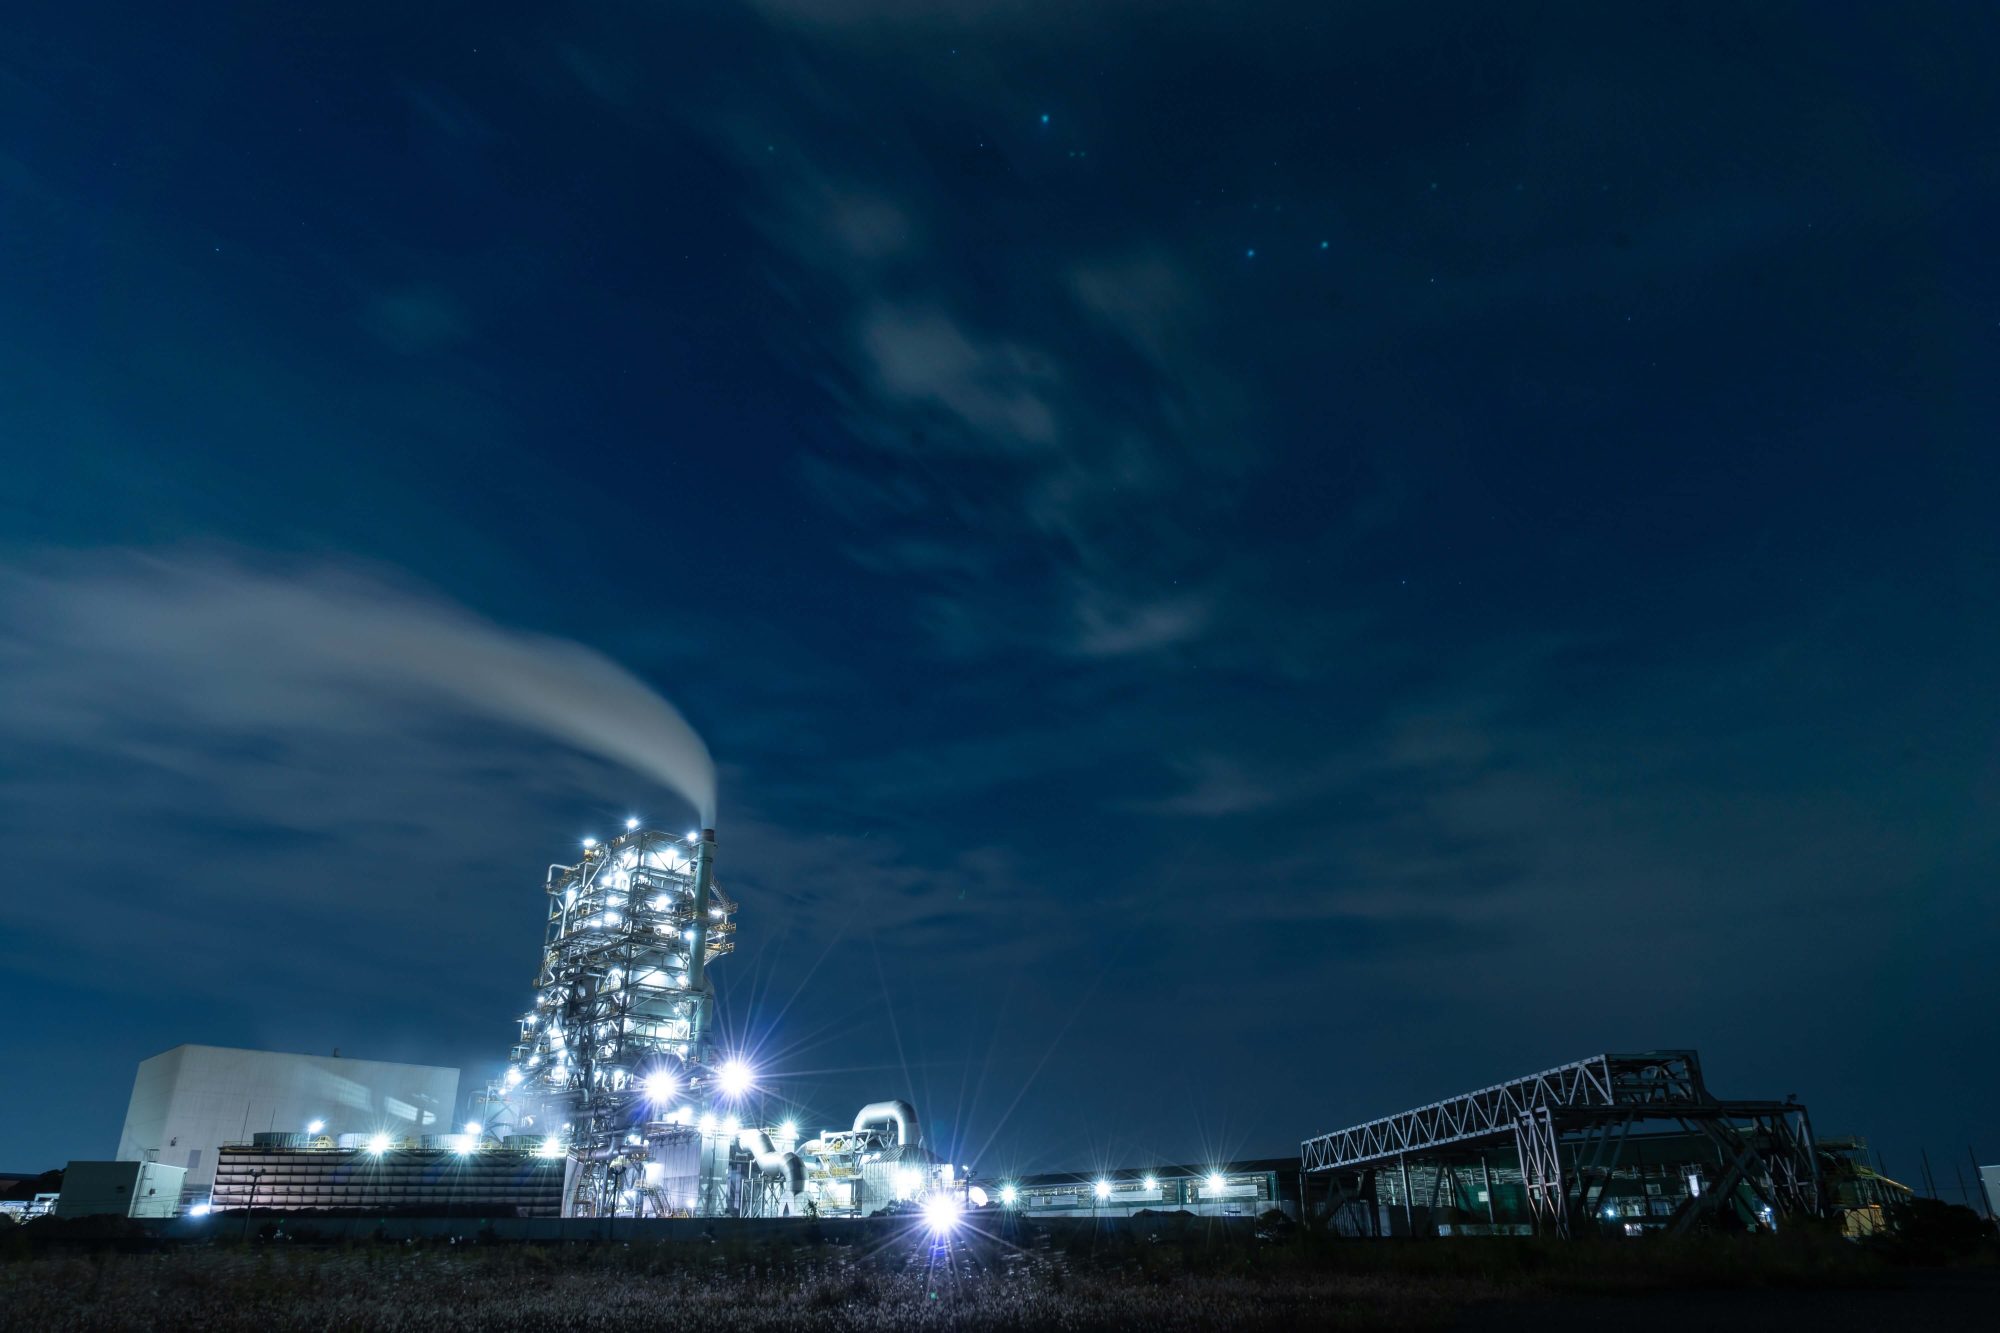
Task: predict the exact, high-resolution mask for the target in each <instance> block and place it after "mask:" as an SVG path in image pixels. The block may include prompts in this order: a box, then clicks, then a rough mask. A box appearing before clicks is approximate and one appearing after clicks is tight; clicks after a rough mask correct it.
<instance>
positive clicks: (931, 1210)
mask: <svg viewBox="0 0 2000 1333" xmlns="http://www.w3.org/2000/svg"><path fill="white" fill-rule="evenodd" d="M924 1223H925V1225H927V1226H929V1227H930V1229H931V1233H932V1234H933V1235H938V1236H942V1235H944V1234H945V1233H946V1232H948V1231H950V1230H951V1229H952V1228H954V1227H956V1226H957V1225H958V1200H957V1199H954V1198H952V1197H951V1196H950V1195H949V1194H933V1195H931V1197H930V1198H928V1199H925V1200H924Z"/></svg>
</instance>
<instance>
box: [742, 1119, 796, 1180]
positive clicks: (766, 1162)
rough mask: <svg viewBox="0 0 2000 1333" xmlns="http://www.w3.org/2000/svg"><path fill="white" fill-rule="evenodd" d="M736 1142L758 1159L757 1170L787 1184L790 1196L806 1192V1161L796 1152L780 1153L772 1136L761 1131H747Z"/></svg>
mask: <svg viewBox="0 0 2000 1333" xmlns="http://www.w3.org/2000/svg"><path fill="white" fill-rule="evenodd" d="M736 1142H737V1145H738V1146H739V1147H741V1148H742V1149H743V1151H744V1152H747V1153H749V1154H750V1155H751V1156H752V1157H755V1158H756V1159H757V1169H758V1170H759V1171H762V1172H763V1173H764V1174H765V1175H767V1176H778V1177H780V1178H781V1179H783V1180H784V1182H785V1190H786V1192H787V1193H789V1194H803V1193H805V1190H806V1164H805V1160H804V1159H803V1158H801V1157H800V1156H799V1155H798V1154H797V1153H795V1152H779V1151H778V1147H777V1145H776V1144H774V1143H772V1142H771V1136H770V1135H769V1134H766V1133H765V1132H764V1131H763V1130H761V1129H746V1130H744V1131H742V1132H741V1133H739V1134H738V1135H737V1136H736Z"/></svg>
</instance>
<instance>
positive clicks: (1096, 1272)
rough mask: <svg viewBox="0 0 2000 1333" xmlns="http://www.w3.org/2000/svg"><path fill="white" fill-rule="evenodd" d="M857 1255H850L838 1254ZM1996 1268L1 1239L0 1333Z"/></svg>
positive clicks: (1838, 1308) (1001, 1248) (1860, 1313)
mask: <svg viewBox="0 0 2000 1333" xmlns="http://www.w3.org/2000/svg"><path fill="white" fill-rule="evenodd" d="M857 1238H859V1239H857ZM1996 1302H2000V1268H1994V1267H1989V1266H1984V1265H1981V1264H1978V1263H1976V1262H1975V1263H1974V1265H1973V1266H1970V1267H1967V1266H1963V1265H1961V1266H1959V1267H1955V1268H1950V1269H1938V1268H1913V1267H1910V1266H1908V1265H1907V1264H1900V1263H1891V1262H1885V1261H1884V1260H1883V1258H1882V1257H1881V1256H1878V1255H1875V1254H1872V1253H1870V1252H1866V1251H1862V1250H1860V1249H1858V1248H1857V1247H1855V1246H1853V1245H1851V1244H1848V1243H1846V1242H1842V1241H1839V1240H1838V1239H1835V1238H1829V1237H1802V1238H1792V1239H1786V1240H1777V1239H1774V1238H1749V1237H1729V1238H1711V1239H1709V1240H1705V1241H1700V1242H1692V1243H1688V1244H1683V1245H1671V1246H1670V1245H1666V1244H1657V1245H1642V1244H1600V1243H1577V1244H1573V1245H1568V1246H1555V1245H1548V1246H1544V1245H1538V1244H1535V1243H1532V1242H1523V1243H1518V1244H1516V1243H1512V1242H1504V1241H1460V1242H1434V1243H1421V1242H1419V1243H1416V1244H1409V1243H1399V1242H1357V1241H1350V1242H1331V1243H1330V1242H1326V1241H1324V1240H1316V1239H1313V1238H1307V1237H1302V1236H1298V1235H1292V1236H1288V1237H1281V1238H1277V1239H1270V1238H1267V1239H1264V1240H1258V1239H1256V1238H1255V1237H1253V1236H1251V1235H1249V1234H1248V1233H1247V1232H1244V1231H1242V1230H1240V1229H1239V1230H1237V1231H1235V1232H1233V1233H1217V1232H1214V1231H1212V1230H1208V1229H1204V1228H1200V1227H1185V1228H1180V1229H1178V1230H1169V1231H1164V1232H1154V1233H1152V1234H1151V1235H1144V1234H1132V1233H1129V1232H1121V1233H1113V1234H1106V1233H1105V1232H1103V1231H1101V1230H1092V1229H1089V1228H1087V1227H1085V1228H1069V1227H1054V1228H1045V1227H1039V1226H1030V1227H1027V1228H1024V1229H1023V1230H1022V1231H1021V1232H1019V1233H1017V1234H1014V1235H1010V1236H1000V1235H980V1234H976V1233H967V1234H961V1235H959V1236H958V1237H956V1238H954V1239H953V1240H951V1241H950V1242H947V1243H939V1242H936V1241H934V1240H932V1239H930V1238H928V1237H926V1236H924V1235H922V1234H920V1233H919V1232H917V1231H914V1230H907V1231H900V1232H886V1231H879V1230H878V1231H876V1232H874V1233H872V1234H869V1233H863V1232H855V1231H848V1232H842V1231H841V1230H840V1229H839V1228H835V1227H827V1228H825V1229H824V1230H823V1231H819V1232H818V1233H817V1234H810V1233H807V1232H804V1231H802V1232H801V1233H800V1234H799V1235H798V1236H796V1237H793V1238H788V1239H786V1240H784V1241H781V1242H772V1241H769V1240H765V1239H760V1240H758V1241H756V1242H754V1243H739V1242H734V1241H732V1240H731V1239H730V1238H729V1237H728V1235H727V1234H726V1233H724V1234H722V1235H719V1236H718V1237H717V1238H715V1239H714V1240H708V1239H704V1240H702V1241H698V1242H676V1243H672V1244H644V1243H636V1244H622V1243H621V1244H615V1245H588V1246H586V1245H570V1246H561V1247H553V1246H542V1247H538V1246H526V1245H490V1244H489V1245H478V1244H473V1243H465V1244H436V1245H428V1246H419V1245H410V1244H363V1245H343V1246H321V1245H314V1244H311V1243H309V1241H308V1240H307V1239H305V1238H301V1237H297V1236H294V1237H293V1238H291V1239H274V1240H266V1241H262V1242H252V1243H250V1244H240V1243H236V1244H219V1245H204V1246H199V1247H181V1248H157V1247H154V1246H152V1245H150V1244H149V1243H145V1242H136V1241H127V1242H125V1243H124V1244H123V1246H122V1247H120V1246H118V1245H111V1246H106V1245H104V1244H102V1243H82V1242H80V1240H79V1238H77V1237H75V1236H69V1237H62V1238H58V1239H56V1240H54V1241H52V1240H51V1239H50V1238H49V1237H41V1238H37V1239H36V1242H35V1243H33V1244H25V1243H20V1241H19V1238H16V1241H15V1243H11V1244H10V1245H9V1246H8V1247H7V1249H6V1251H5V1258H4V1260H0V1325H4V1326H7V1327H20V1328H35V1329H176V1328H201V1329H205V1330H217V1331H227V1330H237V1329H242V1330H256V1333H281V1331H284V1330H294V1329H297V1330H305V1329H312V1330H321V1329H377V1328H380V1329H407V1330H458V1329H464V1330H475V1329H476V1330H480V1331H481V1333H493V1331H494V1330H505V1329H558V1330H563V1329H574V1330H589V1329H605V1330H610V1329H619V1330H627V1331H629V1330H631V1329H634V1328H647V1327H676V1326H680V1327H689V1326H691V1327H699V1328H701V1329H703V1330H704V1331H705V1333H725V1331H727V1330H744V1331H745V1333H748V1331H749V1330H794V1329H797V1330H849V1329H852V1330H862V1329H894V1330H902V1329H909V1330H919V1329H940V1330H942V1329H953V1330H973V1331H978V1330H1021V1329H1038V1328H1061V1329H1066V1330H1091V1329H1106V1330H1109V1329H1143V1330H1146V1333H1180V1331H1182V1330H1187V1331H1188V1333H1195V1331H1197V1330H1200V1331H1202V1333H1206V1331H1207V1330H1225V1329H1226V1330H1232V1331H1238V1330H1262V1329H1298V1328H1351V1329H1449V1328H1477V1329H1480V1330H1482V1333H1506V1331H1507V1330H1513V1329H1523V1330H1525V1329H1534V1330H1537V1333H1547V1331H1548V1330H1561V1329H1568V1328H1576V1329H1590V1330H1593V1333H1596V1331H1599V1330H1603V1329H1606V1328H1614V1329H1618V1330H1621V1333H1625V1331H1636V1333H1644V1331H1645V1330H1651V1329H1663V1330H1664V1329H1674V1330H1683V1329H1690V1328H1719V1327H1764V1328H1792V1327H1812V1328H1814V1329H1815V1330H1827V1331H1828V1333H1839V1331H1840V1330H1844V1329H1850V1328H1852V1329H1857V1330H1858V1329H1870V1330H1874V1329H1880V1328H1894V1327H1908V1326H1914V1325H1917V1324H1919V1323H1922V1324H1926V1325H1929V1326H1931V1327H1933V1328H1936V1329H1948V1328H1958V1327H1975V1326H1979V1325H1980V1324H1981V1323H1983V1322H1984V1321H1983V1319H1982V1318H1981V1316H1982V1315H1984V1314H1986V1313H1988V1312H1990V1311H1991V1310H1992V1309H1993V1308H1995V1305H1996Z"/></svg>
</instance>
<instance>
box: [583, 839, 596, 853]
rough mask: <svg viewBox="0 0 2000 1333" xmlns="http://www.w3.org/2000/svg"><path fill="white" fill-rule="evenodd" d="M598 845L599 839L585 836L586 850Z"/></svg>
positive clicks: (584, 844) (584, 847)
mask: <svg viewBox="0 0 2000 1333" xmlns="http://www.w3.org/2000/svg"><path fill="white" fill-rule="evenodd" d="M596 845H597V839H595V838H585V839H584V840H583V850H585V851H586V852H587V851H589V850H590V849H591V848H593V847H595V846H596Z"/></svg>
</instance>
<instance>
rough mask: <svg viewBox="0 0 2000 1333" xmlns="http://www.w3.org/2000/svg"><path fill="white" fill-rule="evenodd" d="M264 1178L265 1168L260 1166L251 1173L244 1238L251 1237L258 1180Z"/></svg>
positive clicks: (244, 1216) (244, 1211) (245, 1210)
mask: <svg viewBox="0 0 2000 1333" xmlns="http://www.w3.org/2000/svg"><path fill="white" fill-rule="evenodd" d="M263 1178H264V1168H263V1167H261V1166H260V1167H258V1168H256V1169H255V1170H254V1171H252V1172H251V1173H250V1202H249V1204H248V1205H247V1206H246V1207H245V1208H244V1209H243V1239H244V1240H245V1241H246V1242H247V1241H248V1240H249V1239H250V1215H251V1214H252V1213H254V1212H256V1211H257V1182H259V1181H261V1180H262V1179H263Z"/></svg>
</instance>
